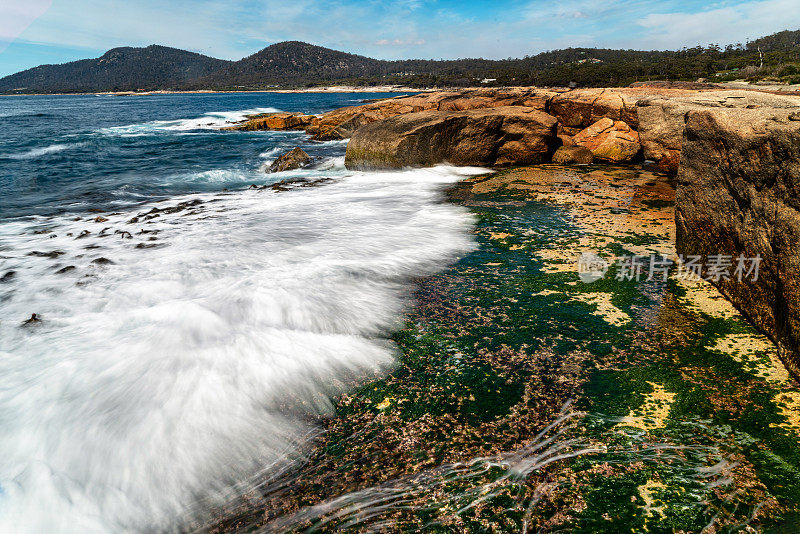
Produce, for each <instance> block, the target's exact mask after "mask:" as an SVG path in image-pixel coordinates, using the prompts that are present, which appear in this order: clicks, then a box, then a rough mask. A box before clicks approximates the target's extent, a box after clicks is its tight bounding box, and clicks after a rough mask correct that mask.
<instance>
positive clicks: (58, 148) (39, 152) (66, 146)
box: [4, 143, 86, 159]
mask: <svg viewBox="0 0 800 534" xmlns="http://www.w3.org/2000/svg"><path fill="white" fill-rule="evenodd" d="M85 144H86V143H60V144H55V145H49V146H45V147H40V148H33V149H31V150H28V151H27V152H19V153H17V154H5V155H4V156H5V157H7V158H10V159H34V158H40V157H42V156H47V155H48V154H54V153H56V152H62V151H64V150H70V149H73V148H79V147H82V146H84V145H85Z"/></svg>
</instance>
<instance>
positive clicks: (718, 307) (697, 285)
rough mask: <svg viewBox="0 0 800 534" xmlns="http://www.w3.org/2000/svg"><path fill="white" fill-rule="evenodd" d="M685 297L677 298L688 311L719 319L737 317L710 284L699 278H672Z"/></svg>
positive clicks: (736, 313)
mask: <svg viewBox="0 0 800 534" xmlns="http://www.w3.org/2000/svg"><path fill="white" fill-rule="evenodd" d="M674 279H675V281H676V282H677V283H678V285H680V286H681V287H682V288H683V289H685V290H686V295H684V296H682V297H680V298H679V300H680V302H682V303H683V304H685V305H686V307H688V308H689V309H692V310H695V311H699V312H702V313H705V314H708V315H710V316H712V317H717V318H719V319H732V318H733V317H738V316H739V312H738V311H737V310H736V308H734V307H733V304H731V303H730V302H728V300H726V299H725V297H724V296H722V293H720V292H719V291H718V290H717V288H715V287H714V286H713V285H711V283H710V282H707V281H706V280H703V279H700V278H693V279H692V278H685V277H678V276H675V277H674Z"/></svg>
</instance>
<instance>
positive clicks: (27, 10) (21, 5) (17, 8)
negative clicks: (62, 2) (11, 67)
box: [0, 0, 53, 52]
mask: <svg viewBox="0 0 800 534" xmlns="http://www.w3.org/2000/svg"><path fill="white" fill-rule="evenodd" d="M52 4H53V0H3V3H2V4H0V52H2V51H3V50H5V48H6V47H7V46H8V45H9V44H10V43H11V41H13V40H14V39H16V38H17V37H19V35H20V34H21V33H22V32H23V31H24V30H25V28H27V27H28V26H30V24H31V23H32V22H33V21H34V20H36V19H37V18H39V17H40V16H42V14H44V12H45V11H47V10H48V9H50V6H52Z"/></svg>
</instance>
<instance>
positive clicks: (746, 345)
mask: <svg viewBox="0 0 800 534" xmlns="http://www.w3.org/2000/svg"><path fill="white" fill-rule="evenodd" d="M711 350H715V351H717V352H721V353H723V354H727V355H729V356H731V357H732V358H733V359H735V360H736V361H738V362H740V363H742V364H745V365H746V366H749V367H750V368H752V370H753V371H754V372H755V374H756V375H757V376H760V377H762V378H764V379H766V380H769V381H770V382H776V383H781V384H784V383H787V382H788V381H789V371H787V369H786V367H785V366H784V365H783V363H781V361H780V359H778V349H777V347H775V344H774V343H772V341H770V339H769V338H768V337H766V336H763V335H760V334H729V335H727V336H725V337H722V338H720V339H718V340H717V342H716V343H715V344H714V346H713V347H711Z"/></svg>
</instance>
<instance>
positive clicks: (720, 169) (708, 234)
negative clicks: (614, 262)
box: [676, 108, 800, 374]
mask: <svg viewBox="0 0 800 534" xmlns="http://www.w3.org/2000/svg"><path fill="white" fill-rule="evenodd" d="M790 113H791V110H786V109H784V110H776V109H725V108H715V109H705V110H700V111H690V112H689V113H688V114H687V120H686V131H685V134H684V137H683V146H682V154H681V167H680V171H679V173H678V189H677V199H676V223H677V248H678V252H679V253H681V254H684V255H698V256H701V257H702V259H703V263H705V264H706V265H708V264H709V263H713V262H714V261H715V257H717V259H718V255H723V256H725V257H726V260H727V263H728V265H729V268H728V269H727V272H726V275H725V276H721V277H716V276H711V277H710V281H711V282H712V283H713V284H715V285H716V286H717V287H719V289H720V290H721V291H722V293H723V294H725V296H727V297H728V298H729V299H730V300H731V301H732V302H733V303H734V304H735V305H736V307H737V308H739V309H740V310H741V311H742V313H743V314H744V315H745V316H746V317H748V318H749V319H750V320H751V321H752V322H753V324H755V326H756V327H758V328H759V329H761V330H762V331H763V332H765V333H766V334H767V335H768V336H770V337H771V338H772V339H773V340H774V341H775V342H776V343H777V344H778V346H779V347H780V351H781V353H782V357H783V360H784V362H785V363H786V365H787V367H790V368H791V369H792V370H793V372H794V373H795V374H798V372H800V356H799V354H800V124H798V123H797V122H792V121H789V120H788V115H789V114H790ZM739 256H742V257H743V259H745V260H747V261H745V263H744V268H745V270H746V271H745V272H743V273H741V274H743V276H741V277H740V276H738V275H737V272H736V269H737V267H738V266H739V261H738V258H739ZM757 256H759V257H760V258H761V262H760V265H759V270H758V276H757V279H754V276H753V273H752V272H751V273H750V274H748V273H747V271H749V270H750V269H751V268H752V267H753V262H752V261H750V260H748V259H751V258H755V257H757ZM740 278H741V279H740Z"/></svg>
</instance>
